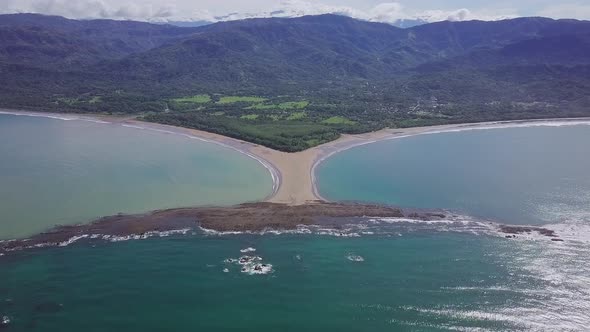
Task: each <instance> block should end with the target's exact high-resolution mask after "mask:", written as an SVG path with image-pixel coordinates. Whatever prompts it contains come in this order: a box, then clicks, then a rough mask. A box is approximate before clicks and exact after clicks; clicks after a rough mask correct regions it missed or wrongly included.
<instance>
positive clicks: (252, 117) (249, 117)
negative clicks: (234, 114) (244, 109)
mask: <svg viewBox="0 0 590 332" xmlns="http://www.w3.org/2000/svg"><path fill="white" fill-rule="evenodd" d="M259 116H260V115H258V114H247V115H242V116H241V117H240V119H244V120H256V119H258V117H259Z"/></svg>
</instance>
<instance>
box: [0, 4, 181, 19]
mask: <svg viewBox="0 0 590 332" xmlns="http://www.w3.org/2000/svg"><path fill="white" fill-rule="evenodd" d="M3 1H6V2H7V3H5V4H3V6H2V9H0V12H2V13H39V14H46V15H59V16H65V17H68V18H79V19H87V18H111V19H131V20H150V19H158V18H166V17H174V16H176V10H175V8H174V7H173V6H168V5H165V6H157V7H155V6H153V5H151V4H142V5H140V4H136V3H134V2H126V3H123V4H121V5H118V6H112V5H109V4H108V3H106V2H104V1H102V0H79V1H71V0H28V1H27V0H3Z"/></svg>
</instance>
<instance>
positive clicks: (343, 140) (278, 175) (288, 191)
mask: <svg viewBox="0 0 590 332" xmlns="http://www.w3.org/2000/svg"><path fill="white" fill-rule="evenodd" d="M0 114H13V115H22V116H40V117H49V118H55V119H61V120H79V121H93V122H100V123H104V124H111V125H121V126H125V127H128V128H134V129H137V130H153V131H156V132H161V133H167V134H176V135H183V136H186V137H187V138H191V139H198V140H201V141H206V142H211V143H214V144H219V145H222V146H224V147H226V148H229V149H232V150H235V151H238V152H240V153H243V154H246V155H247V156H249V157H250V158H253V159H255V160H257V161H258V162H260V163H261V164H262V165H263V166H264V167H265V168H266V169H267V170H268V171H269V173H270V175H271V176H272V178H273V190H272V193H271V194H270V195H269V197H267V199H266V200H265V201H267V202H272V203H281V204H287V205H303V204H306V203H310V202H314V201H325V199H323V198H322V197H321V195H320V194H319V193H318V189H317V186H316V179H315V169H316V167H317V166H318V165H319V164H320V163H321V162H322V161H324V160H326V159H327V158H328V157H330V156H331V155H333V154H335V153H338V152H341V151H344V150H347V149H350V148H353V147H357V146H361V145H366V144H371V143H375V142H379V141H384V140H390V139H398V138H403V137H409V136H415V135H426V134H435V133H442V132H455V131H465V130H485V129H496V128H511V127H532V126H564V125H579V124H586V125H590V118H564V119H541V120H519V121H498V122H485V123H471V124H452V125H441V126H431V127H416V128H404V129H383V130H380V131H376V132H370V133H365V134H360V135H342V136H341V137H340V138H339V139H337V140H335V141H332V142H328V143H326V144H323V145H319V146H316V147H313V148H311V149H308V150H305V151H302V152H296V153H287V152H281V151H276V150H273V149H270V148H267V147H264V146H261V145H257V144H254V143H249V142H245V141H242V140H238V139H234V138H229V137H226V136H222V135H218V134H214V133H209V132H205V131H201V130H195V129H187V128H181V127H174V126H169V125H161V124H157V123H150V122H144V121H139V120H136V119H134V118H132V117H116V116H100V115H89V114H61V113H39V112H26V111H15V110H5V109H0Z"/></svg>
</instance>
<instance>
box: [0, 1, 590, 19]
mask: <svg viewBox="0 0 590 332" xmlns="http://www.w3.org/2000/svg"><path fill="white" fill-rule="evenodd" d="M276 11H282V13H278V14H277V13H276ZM17 12H34V13H42V14H51V15H61V16H66V17H69V18H113V19H133V20H147V21H190V20H207V21H215V20H219V19H220V18H219V16H226V17H225V18H222V19H239V18H245V17H267V16H280V15H283V16H300V15H314V14H322V13H338V14H344V15H349V16H352V17H356V18H360V19H365V20H371V21H379V22H393V21H395V20H397V19H404V18H421V19H424V20H426V21H440V20H447V19H449V20H471V19H483V20H493V19H501V18H511V17H517V16H546V17H553V18H577V19H586V20H588V19H590V0H583V1H582V0H511V1H508V0H496V1H489V0H398V1H396V2H384V1H383V0H381V1H380V0H321V1H311V0H0V13H17ZM273 12H275V13H273ZM229 14H231V15H229ZM227 15H229V16H227Z"/></svg>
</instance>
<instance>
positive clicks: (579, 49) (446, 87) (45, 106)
mask: <svg viewBox="0 0 590 332" xmlns="http://www.w3.org/2000/svg"><path fill="white" fill-rule="evenodd" d="M588 91H590V22H587V21H575V20H551V19H545V18H519V19H513V20H505V21H497V22H481V21H471V22H440V23H432V24H426V25H421V26H417V27H413V28H409V29H400V28H397V27H394V26H391V25H387V24H381V23H370V22H364V21H359V20H355V19H351V18H348V17H342V16H335V15H322V16H307V17H301V18H291V19H279V18H273V19H252V20H244V21H234V22H223V23H217V24H212V25H207V26H202V27H197V28H181V27H173V26H167V25H152V24H148V23H140V22H120V21H109V20H97V21H75V20H67V19H64V18H60V17H49V16H40V15H30V14H21V15H3V16H2V15H0V106H2V107H10V108H21V109H31V110H40V111H53V112H55V111H60V112H101V113H134V114H138V115H140V116H142V117H143V118H144V119H146V120H149V121H157V122H162V123H169V124H175V125H181V126H187V127H193V128H198V129H203V130H208V131H213V132H218V133H221V134H224V135H228V136H233V137H237V138H242V139H245V140H249V141H252V142H256V143H260V144H264V145H267V146H270V147H273V148H277V149H280V150H285V151H298V150H302V149H305V148H308V147H310V146H313V145H317V144H320V143H322V142H326V141H329V140H332V139H335V138H337V137H338V135H339V134H340V133H358V132H364V131H369V130H375V129H379V128H383V127H386V126H389V127H405V126H419V125H428V124H443V123H456V122H471V121H488V120H506V119H526V118H546V117H572V116H590V94H589V93H588Z"/></svg>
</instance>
